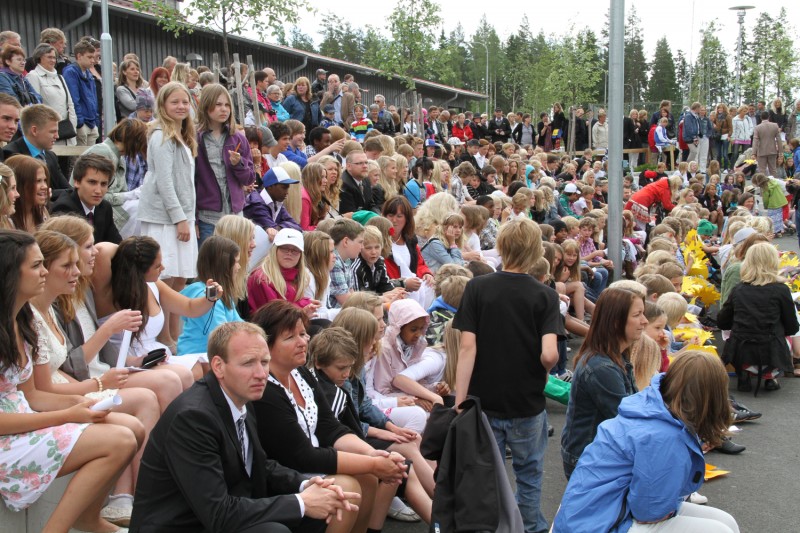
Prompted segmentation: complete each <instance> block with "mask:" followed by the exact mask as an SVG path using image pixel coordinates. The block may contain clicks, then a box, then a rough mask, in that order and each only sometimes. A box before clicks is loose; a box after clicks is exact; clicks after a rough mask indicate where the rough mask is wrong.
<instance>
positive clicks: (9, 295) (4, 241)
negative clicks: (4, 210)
mask: <svg viewBox="0 0 800 533" xmlns="http://www.w3.org/2000/svg"><path fill="white" fill-rule="evenodd" d="M33 246H36V240H35V239H34V238H33V235H31V234H30V233H26V232H24V231H20V230H14V229H4V230H0V272H3V276H2V281H0V373H4V372H6V370H8V369H9V368H11V367H17V368H18V367H19V366H20V363H21V362H22V355H23V354H21V353H20V352H19V350H18V348H17V337H16V334H15V333H14V324H15V322H16V325H17V329H18V331H19V333H20V335H22V340H24V341H25V343H26V344H27V345H28V346H29V347H30V350H31V359H32V360H33V361H34V362H36V360H37V359H38V357H39V347H38V346H39V342H38V335H37V334H36V328H35V327H34V325H33V312H32V311H31V307H30V303H26V304H25V305H23V306H22V309H21V310H20V311H19V313H17V315H16V316H14V314H13V313H14V307H15V305H14V303H15V302H16V299H17V290H18V288H19V280H20V269H21V268H22V266H23V265H24V263H25V256H26V255H27V254H28V249H30V248H31V247H33Z"/></svg>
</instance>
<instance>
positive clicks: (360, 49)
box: [319, 13, 364, 64]
mask: <svg viewBox="0 0 800 533" xmlns="http://www.w3.org/2000/svg"><path fill="white" fill-rule="evenodd" d="M320 33H321V34H322V37H323V39H322V42H321V43H320V46H319V50H320V54H322V55H326V56H329V57H335V58H338V59H342V60H344V61H349V62H351V63H359V64H360V63H362V62H363V60H364V31H363V30H362V29H360V28H354V27H353V25H352V24H351V23H350V21H347V20H344V19H343V18H342V17H340V16H339V15H336V14H335V13H327V14H326V16H325V18H324V21H323V23H322V29H321V30H320Z"/></svg>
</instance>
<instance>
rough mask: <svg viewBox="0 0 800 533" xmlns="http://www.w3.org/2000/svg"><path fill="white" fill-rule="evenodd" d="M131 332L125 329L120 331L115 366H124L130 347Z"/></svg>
mask: <svg viewBox="0 0 800 533" xmlns="http://www.w3.org/2000/svg"><path fill="white" fill-rule="evenodd" d="M132 336H133V333H131V332H130V331H128V330H127V329H126V330H124V331H123V332H122V344H120V345H119V355H118V356H117V368H125V361H126V360H127V359H128V350H130V348H131V337H132Z"/></svg>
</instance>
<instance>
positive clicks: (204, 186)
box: [194, 131, 256, 213]
mask: <svg viewBox="0 0 800 533" xmlns="http://www.w3.org/2000/svg"><path fill="white" fill-rule="evenodd" d="M206 133H207V132H205V131H199V132H197V159H196V160H195V167H194V188H195V193H196V195H197V209H204V210H207V211H217V212H221V211H222V192H221V191H220V190H219V184H218V183H217V178H216V176H214V171H213V170H212V169H211V163H209V162H208V152H207V151H206V144H205V143H204V142H203V135H205V134H206ZM237 145H238V147H239V148H238V152H239V153H240V154H242V161H241V162H240V163H239V164H238V165H236V166H233V165H231V158H230V155H229V154H228V151H234V150H237V148H236V147H237ZM222 159H223V160H224V161H225V176H226V178H227V181H228V190H229V191H230V198H231V209H232V211H233V212H234V213H241V212H242V210H243V209H244V189H242V187H245V186H247V185H250V184H251V183H253V182H254V181H255V180H256V175H255V173H254V172H253V158H252V156H251V155H250V143H248V142H247V139H246V138H245V136H244V134H243V133H241V132H238V131H237V132H234V133H229V134H228V136H227V137H226V138H225V144H224V146H223V147H222Z"/></svg>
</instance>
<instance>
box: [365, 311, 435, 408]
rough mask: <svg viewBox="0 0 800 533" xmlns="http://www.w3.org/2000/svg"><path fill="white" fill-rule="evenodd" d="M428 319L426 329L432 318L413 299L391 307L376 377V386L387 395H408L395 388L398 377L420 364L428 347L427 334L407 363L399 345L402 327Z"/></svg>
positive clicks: (376, 364) (374, 383)
mask: <svg viewBox="0 0 800 533" xmlns="http://www.w3.org/2000/svg"><path fill="white" fill-rule="evenodd" d="M421 317H425V319H426V320H427V322H426V324H425V328H426V329H427V327H428V325H429V324H430V317H428V313H426V312H425V309H423V308H422V306H421V305H420V304H419V303H417V302H416V301H415V300H412V299H410V298H409V299H405V300H398V301H396V302H394V303H393V304H392V306H391V307H390V308H389V325H388V326H387V327H386V332H385V333H384V334H383V341H382V342H381V355H380V357H378V358H376V360H375V374H374V376H373V386H374V387H375V390H376V391H378V392H380V393H381V394H383V395H392V394H393V395H399V394H404V393H403V391H401V390H400V389H398V388H397V387H395V386H394V385H392V381H393V380H394V378H395V376H396V375H397V374H399V373H400V372H402V371H403V370H405V369H406V368H408V367H410V366H411V365H414V364H415V363H418V362H419V361H420V360H421V359H422V353H423V352H424V351H425V348H427V347H428V342H427V341H426V340H425V335H422V336H421V337H420V338H419V340H418V341H417V343H416V344H415V345H414V348H413V352H412V355H411V357H410V358H409V359H408V360H407V361H404V360H403V357H402V354H401V353H400V348H399V347H398V343H399V342H400V340H399V337H400V328H402V327H403V326H405V325H406V324H408V323H409V322H412V321H414V320H416V319H418V318H421Z"/></svg>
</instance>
